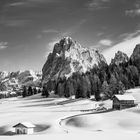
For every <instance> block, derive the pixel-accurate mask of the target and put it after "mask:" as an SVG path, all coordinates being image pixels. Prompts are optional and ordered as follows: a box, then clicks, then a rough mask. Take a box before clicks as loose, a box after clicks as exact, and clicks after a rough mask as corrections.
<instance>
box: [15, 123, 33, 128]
mask: <svg viewBox="0 0 140 140" xmlns="http://www.w3.org/2000/svg"><path fill="white" fill-rule="evenodd" d="M19 125H23V126H25V127H26V128H33V127H35V125H33V124H32V123H30V122H22V123H18V124H16V125H15V126H13V127H18V126H19Z"/></svg>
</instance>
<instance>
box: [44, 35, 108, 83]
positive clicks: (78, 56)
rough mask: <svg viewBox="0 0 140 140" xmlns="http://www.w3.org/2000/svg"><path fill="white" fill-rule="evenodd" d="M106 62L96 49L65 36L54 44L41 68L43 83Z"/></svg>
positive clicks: (69, 75) (67, 76) (84, 70)
mask: <svg viewBox="0 0 140 140" xmlns="http://www.w3.org/2000/svg"><path fill="white" fill-rule="evenodd" d="M102 63H106V60H105V58H104V57H103V55H102V54H100V53H99V51H98V50H95V49H92V50H91V49H87V48H83V47H81V45H80V44H78V43H76V42H75V41H73V40H72V39H71V38H70V37H65V38H63V39H62V40H60V42H59V43H56V44H55V45H54V49H53V52H52V53H50V54H49V56H48V59H47V61H46V63H45V65H44V67H43V69H42V72H43V79H42V82H43V84H46V83H48V82H49V81H50V80H57V79H58V78H63V77H66V79H67V78H69V77H71V76H72V74H73V73H75V72H79V73H85V72H87V71H90V70H91V69H92V68H93V67H95V66H99V65H102Z"/></svg>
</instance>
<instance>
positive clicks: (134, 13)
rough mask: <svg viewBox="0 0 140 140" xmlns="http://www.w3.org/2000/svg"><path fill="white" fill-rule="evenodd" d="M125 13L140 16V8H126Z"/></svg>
mask: <svg viewBox="0 0 140 140" xmlns="http://www.w3.org/2000/svg"><path fill="white" fill-rule="evenodd" d="M125 14H126V15H127V16H131V17H135V16H140V9H131V10H126V11H125Z"/></svg>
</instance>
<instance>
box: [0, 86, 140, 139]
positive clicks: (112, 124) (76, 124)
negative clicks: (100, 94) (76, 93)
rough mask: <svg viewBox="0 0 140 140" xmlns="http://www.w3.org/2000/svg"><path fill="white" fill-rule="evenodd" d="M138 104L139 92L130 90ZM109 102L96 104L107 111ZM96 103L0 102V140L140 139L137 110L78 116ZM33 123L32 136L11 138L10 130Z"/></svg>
mask: <svg viewBox="0 0 140 140" xmlns="http://www.w3.org/2000/svg"><path fill="white" fill-rule="evenodd" d="M127 94H133V96H134V97H135V98H136V100H137V101H136V102H137V103H139V102H140V88H137V89H133V90H129V91H128V92H127ZM111 103H112V102H111V101H105V102H99V104H102V105H105V106H106V107H107V108H109V107H110V106H111ZM96 104H97V102H95V101H91V100H88V99H80V100H76V101H74V100H72V102H71V101H69V100H68V99H65V98H42V97H41V95H40V94H38V95H34V96H31V97H27V98H21V97H19V98H10V99H2V100H0V135H1V136H0V140H1V139H2V140H8V139H10V140H11V139H13V140H16V139H20V140H22V139H26V140H28V139H29V140H31V139H34V140H35V139H60V138H61V139H72V138H73V139H74V138H76V139H77V138H80V139H87V138H89V139H97V140H100V139H113V140H115V139H123V140H124V139H127V140H130V139H140V107H139V106H137V107H134V108H131V109H126V110H122V111H110V112H106V113H96V112H95V111H93V112H81V110H86V109H93V108H95V106H96ZM25 121H28V122H32V123H33V124H35V125H36V126H37V127H36V128H35V133H34V134H33V135H19V136H17V135H13V136H7V135H3V134H4V133H6V134H10V133H11V132H13V131H14V130H13V128H12V126H13V125H15V124H17V123H19V122H25Z"/></svg>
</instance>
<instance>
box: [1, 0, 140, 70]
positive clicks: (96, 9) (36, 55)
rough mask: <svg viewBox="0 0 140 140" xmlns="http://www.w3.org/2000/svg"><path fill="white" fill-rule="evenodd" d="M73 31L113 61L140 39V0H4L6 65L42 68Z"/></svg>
mask: <svg viewBox="0 0 140 140" xmlns="http://www.w3.org/2000/svg"><path fill="white" fill-rule="evenodd" d="M64 36H70V37H72V38H73V39H74V40H76V41H77V42H79V43H80V44H81V45H82V46H83V47H88V48H91V49H92V48H97V49H99V50H100V51H101V52H102V53H103V54H104V56H105V58H106V59H107V62H108V63H109V62H110V59H111V58H112V57H114V54H115V52H116V51H118V50H122V51H123V52H124V53H127V54H128V56H130V55H131V54H132V52H133V49H134V47H135V45H136V44H138V43H140V0H0V71H3V70H5V71H17V70H27V69H33V70H37V71H41V69H42V67H43V65H44V63H45V61H46V59H47V55H48V54H49V53H50V52H51V51H52V50H53V45H54V43H56V42H57V41H58V40H60V39H61V38H62V37H64Z"/></svg>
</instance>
